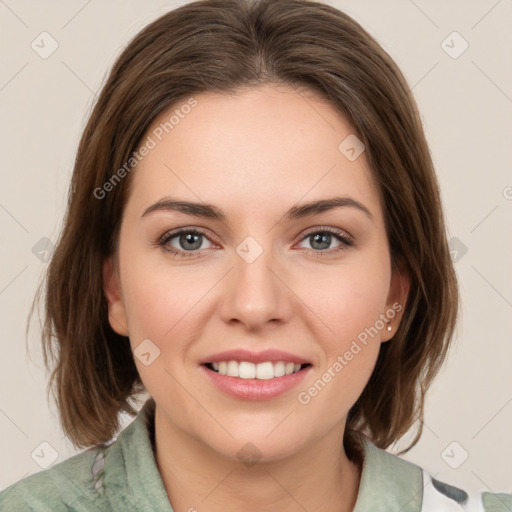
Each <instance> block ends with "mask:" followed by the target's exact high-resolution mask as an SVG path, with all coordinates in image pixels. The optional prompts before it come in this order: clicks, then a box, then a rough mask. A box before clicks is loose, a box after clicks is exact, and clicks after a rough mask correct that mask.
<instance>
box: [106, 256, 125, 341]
mask: <svg viewBox="0 0 512 512" xmlns="http://www.w3.org/2000/svg"><path fill="white" fill-rule="evenodd" d="M103 291H104V292H105V297H106V299H107V303H108V321H109V323H110V327H112V329H113V330H114V331H115V332H117V334H120V335H121V336H128V323H127V321H126V311H125V307H124V303H123V299H122V295H121V290H120V284H119V277H118V275H117V272H116V269H115V266H114V262H113V257H110V258H108V259H107V260H105V262H104V264H103Z"/></svg>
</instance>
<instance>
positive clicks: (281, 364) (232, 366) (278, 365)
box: [202, 360, 312, 380]
mask: <svg viewBox="0 0 512 512" xmlns="http://www.w3.org/2000/svg"><path fill="white" fill-rule="evenodd" d="M202 366H204V367H205V368H207V369H208V370H210V371H211V372H214V373H217V374H219V375H225V376H227V377H234V378H238V379H244V380H254V379H257V380H271V379H282V378H284V377H286V376H288V375H291V374H295V373H299V372H301V371H304V370H305V369H306V368H309V367H310V366H312V365H311V363H305V364H296V363H293V362H287V361H277V362H273V361H266V362H262V363H257V364H256V363H251V362H249V361H233V360H231V361H218V362H212V363H204V364H203V365H202Z"/></svg>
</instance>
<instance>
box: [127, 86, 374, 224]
mask: <svg viewBox="0 0 512 512" xmlns="http://www.w3.org/2000/svg"><path fill="white" fill-rule="evenodd" d="M355 136H356V135H355V133H354V128H353V127H352V126H351V124H350V123H349V121H348V120H347V119H346V117H345V116H344V115H343V114H341V113H340V112H339V111H338V110H337V109H335V108H334V107H333V106H332V105H331V104H330V103H329V102H327V101H326V100H325V99H323V98H321V97H320V96H318V95H317V94H316V93H314V92H312V91H309V90H303V91H302V92H298V91H297V90H295V89H294V88H292V87H288V86H270V85H266V86H259V87H256V88H251V89H246V90H241V91H238V92H236V93H233V94H231V93H230V94H228V93H226V94H213V93H201V94H197V95H194V96H193V97H191V98H186V99H184V100H182V101H181V102H178V103H176V104H174V105H173V106H172V107H170V108H169V109H167V110H166V111H165V112H163V113H162V114H161V115H160V116H159V117H158V118H157V119H156V120H155V121H154V122H153V123H152V125H151V126H150V127H149V129H148V130H147V132H146V134H145V137H144V139H143V144H144V143H147V145H148V147H149V146H151V149H150V150H149V151H148V152H147V154H146V156H144V157H143V158H142V159H141V161H140V162H139V164H138V165H137V167H136V169H135V171H134V173H133V174H134V175H133V176H132V179H133V180H134V183H133V187H132V198H133V200H132V198H131V199H130V201H131V202H132V203H135V206H136V208H137V210H138V211H139V212H140V211H142V209H143V208H144V207H147V205H148V203H149V202H154V201H156V200H158V199H160V198H161V197H162V196H164V195H167V194H173V195H179V196H180V197H184V198H187V199H190V200H195V201H198V200H205V201H207V202H211V203H215V204H222V205H227V204H229V205H232V206H233V208H242V209H245V210H247V209H250V210H251V211H254V210H255V209H257V210H261V208H262V207H265V208H266V207H271V206H272V205H276V204H282V203H285V205H288V206H289V205H292V204H294V203H297V202H299V201H301V199H307V200H313V199H316V198H324V197H326V195H327V196H332V195H349V196H353V197H355V198H356V199H357V200H360V201H361V202H365V203H369V205H368V208H369V209H370V210H373V211H372V213H375V215H378V211H376V210H379V209H380V207H379V205H378V194H377V190H376V188H375V186H374V182H373V179H372V176H371V173H370V171H369V169H368V168H367V162H366V158H365V154H364V152H362V153H361V155H360V156H359V157H358V158H356V159H355V160H354V159H349V158H347V154H346V153H345V152H344V151H345V149H346V148H345V146H346V143H345V142H344V141H347V140H348V141H349V142H350V144H352V145H354V141H355V143H356V144H357V140H358V139H354V137H355ZM340 144H341V148H340ZM355 149H356V150H359V149H360V147H356V148H355ZM223 209H224V208H223Z"/></svg>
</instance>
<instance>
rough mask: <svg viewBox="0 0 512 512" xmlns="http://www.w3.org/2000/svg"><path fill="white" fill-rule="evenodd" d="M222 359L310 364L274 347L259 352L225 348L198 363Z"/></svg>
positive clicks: (254, 362)
mask: <svg viewBox="0 0 512 512" xmlns="http://www.w3.org/2000/svg"><path fill="white" fill-rule="evenodd" d="M223 361H237V362H239V363H240V362H242V361H246V362H249V363H253V364H258V363H266V362H271V363H277V362H279V361H284V362H285V363H294V364H300V365H305V364H311V362H310V361H308V360H307V359H305V358H303V357H301V356H299V355H297V354H293V353H291V352H284V351H282V350H275V349H267V350H263V351H261V352H252V351H250V350H247V349H235V350H227V351H224V352H217V353H216V354H212V355H210V356H208V357H205V358H204V359H202V360H201V361H199V364H202V365H205V364H208V363H220V362H223Z"/></svg>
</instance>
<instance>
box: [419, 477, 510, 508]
mask: <svg viewBox="0 0 512 512" xmlns="http://www.w3.org/2000/svg"><path fill="white" fill-rule="evenodd" d="M423 482H424V487H423V500H422V508H421V512H437V511H442V512H444V511H446V512H452V511H453V512H462V511H466V512H509V511H512V493H506V492H497V493H493V492H487V491H483V490H469V489H468V490H464V489H460V488H459V487H456V486H454V485H451V484H448V483H446V482H441V481H440V480H437V479H436V478H434V477H432V475H430V474H429V473H428V472H427V471H425V470H423Z"/></svg>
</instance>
